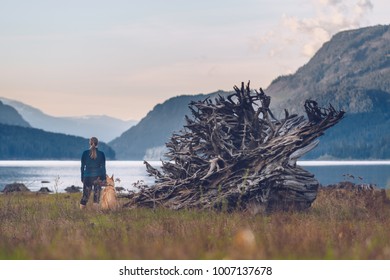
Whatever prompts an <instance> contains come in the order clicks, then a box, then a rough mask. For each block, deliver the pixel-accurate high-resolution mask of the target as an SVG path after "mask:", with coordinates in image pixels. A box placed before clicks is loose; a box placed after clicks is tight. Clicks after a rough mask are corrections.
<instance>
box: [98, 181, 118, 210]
mask: <svg viewBox="0 0 390 280" xmlns="http://www.w3.org/2000/svg"><path fill="white" fill-rule="evenodd" d="M100 207H101V209H102V210H116V209H118V207H119V205H118V201H117V196H116V191H115V181H114V175H112V176H111V177H110V176H108V175H106V183H105V186H104V189H103V191H102V194H101V199H100Z"/></svg>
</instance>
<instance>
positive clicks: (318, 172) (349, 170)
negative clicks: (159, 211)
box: [0, 161, 390, 192]
mask: <svg viewBox="0 0 390 280" xmlns="http://www.w3.org/2000/svg"><path fill="white" fill-rule="evenodd" d="M150 163H151V164H152V166H155V167H158V166H159V165H160V162H150ZM298 164H299V165H301V166H303V167H304V168H305V169H306V170H308V171H310V172H312V173H313V174H314V175H315V176H316V178H317V180H318V181H319V182H320V183H321V184H323V185H328V184H332V183H337V182H340V181H344V180H349V181H352V182H354V183H372V184H376V185H377V186H378V187H381V188H390V161H303V162H298ZM107 173H108V174H109V175H112V174H114V177H115V178H119V179H120V182H117V183H116V186H120V187H124V188H125V189H132V184H133V183H135V182H137V181H138V180H143V181H144V182H145V183H146V184H148V185H150V184H153V182H154V178H153V177H149V176H148V175H147V173H146V169H145V165H144V164H143V162H142V161H108V162H107ZM346 174H350V175H352V176H354V179H353V178H352V177H347V176H346ZM359 177H361V178H359ZM13 182H18V183H24V184H25V185H26V186H27V187H28V188H29V189H30V190H32V191H37V190H39V189H40V188H41V187H48V188H49V189H51V190H53V191H56V190H57V191H58V192H64V189H65V188H66V187H69V186H71V185H74V186H82V184H81V181H80V162H79V161H0V190H2V189H3V188H4V186H5V185H6V184H9V183H13Z"/></svg>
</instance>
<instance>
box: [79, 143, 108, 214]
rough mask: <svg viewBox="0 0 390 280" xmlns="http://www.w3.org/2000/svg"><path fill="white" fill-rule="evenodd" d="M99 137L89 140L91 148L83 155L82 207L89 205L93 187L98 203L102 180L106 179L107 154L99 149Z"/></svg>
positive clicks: (94, 199)
mask: <svg viewBox="0 0 390 280" xmlns="http://www.w3.org/2000/svg"><path fill="white" fill-rule="evenodd" d="M98 143H99V141H98V139H97V138H96V137H92V138H91V139H90V140H89V146H90V148H89V150H86V151H84V152H83V155H82V156H81V182H83V197H82V198H81V201H80V209H84V208H85V206H86V205H87V202H88V199H89V196H90V194H91V191H92V188H93V202H94V205H96V206H97V205H98V203H99V200H100V191H101V188H102V187H101V181H102V180H105V179H106V156H105V155H104V153H103V152H101V151H99V150H98Z"/></svg>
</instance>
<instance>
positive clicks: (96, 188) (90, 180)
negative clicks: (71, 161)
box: [80, 177, 102, 205]
mask: <svg viewBox="0 0 390 280" xmlns="http://www.w3.org/2000/svg"><path fill="white" fill-rule="evenodd" d="M98 179H99V177H85V178H84V179H83V183H84V185H83V196H82V198H81V201H80V204H82V205H87V202H88V199H89V196H90V195H91V191H92V188H93V202H94V203H99V201H100V192H101V190H102V186H101V185H100V184H97V183H96V181H97V180H98Z"/></svg>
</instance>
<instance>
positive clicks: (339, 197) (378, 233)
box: [0, 189, 390, 260]
mask: <svg viewBox="0 0 390 280" xmlns="http://www.w3.org/2000/svg"><path fill="white" fill-rule="evenodd" d="M385 196H386V199H388V198H389V197H390V193H389V191H388V190H386V191H385ZM79 199H80V194H64V193H58V194H51V195H44V194H36V193H24V194H20V193H18V194H4V195H1V196H0V219H1V227H0V259H27V260H29V259H140V260H146V259H389V258H390V235H389V234H388V229H389V228H390V205H389V204H388V202H386V201H384V200H383V197H380V196H373V197H368V196H360V195H357V194H356V193H350V192H345V191H344V192H343V191H341V192H328V191H327V190H323V189H321V190H320V191H319V193H318V197H317V199H316V201H315V202H314V204H313V206H312V207H311V208H310V209H309V210H308V211H305V212H295V213H273V214H270V215H252V214H250V213H247V212H245V213H244V212H234V213H225V212H215V211H201V210H183V211H172V210H167V209H156V210H153V209H128V208H123V209H120V210H118V211H116V212H106V213H105V212H97V211H94V210H93V209H92V208H89V207H88V208H87V209H86V211H80V210H79V208H78V202H79ZM121 202H122V203H124V202H125V199H123V200H122V199H121Z"/></svg>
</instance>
